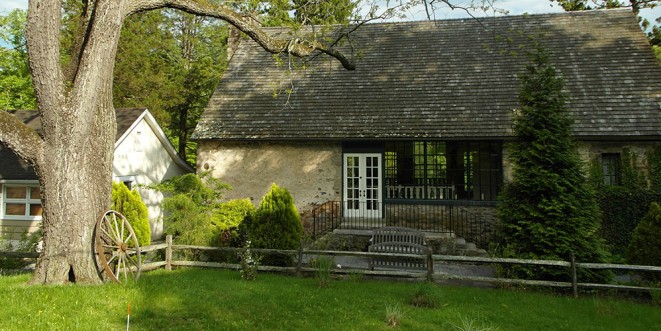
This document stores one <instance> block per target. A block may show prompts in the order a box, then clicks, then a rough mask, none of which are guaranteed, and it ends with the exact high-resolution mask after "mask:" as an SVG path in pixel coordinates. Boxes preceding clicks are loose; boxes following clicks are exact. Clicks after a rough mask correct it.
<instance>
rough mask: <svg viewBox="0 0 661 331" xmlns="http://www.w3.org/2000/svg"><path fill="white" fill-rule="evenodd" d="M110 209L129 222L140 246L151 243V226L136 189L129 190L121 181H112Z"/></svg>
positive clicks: (145, 208) (145, 207)
mask: <svg viewBox="0 0 661 331" xmlns="http://www.w3.org/2000/svg"><path fill="white" fill-rule="evenodd" d="M110 209H112V210H115V211H118V212H119V213H120V214H122V215H124V217H126V220H127V221H128V222H129V224H131V227H132V228H133V231H134V232H135V235H136V237H138V243H139V244H140V246H147V245H149V244H150V243H151V228H150V227H149V215H148V213H147V206H145V203H144V202H142V198H141V197H140V194H139V193H138V191H135V190H133V191H132V190H129V188H128V187H126V185H124V184H123V183H116V182H115V183H112V203H111V204H110Z"/></svg>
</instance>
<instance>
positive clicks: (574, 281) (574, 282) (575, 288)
mask: <svg viewBox="0 0 661 331" xmlns="http://www.w3.org/2000/svg"><path fill="white" fill-rule="evenodd" d="M569 258H570V263H571V286H572V290H573V291H574V298H578V276H577V275H576V257H574V253H571V254H570V255H569Z"/></svg>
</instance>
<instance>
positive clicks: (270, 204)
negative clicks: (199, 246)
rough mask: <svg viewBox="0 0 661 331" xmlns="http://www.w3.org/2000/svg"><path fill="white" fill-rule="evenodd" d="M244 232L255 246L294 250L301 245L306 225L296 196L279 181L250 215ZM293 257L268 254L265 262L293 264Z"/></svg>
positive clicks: (243, 223)
mask: <svg viewBox="0 0 661 331" xmlns="http://www.w3.org/2000/svg"><path fill="white" fill-rule="evenodd" d="M239 229H240V232H241V233H242V234H243V235H244V236H245V237H246V238H247V239H248V240H250V241H251V242H252V245H253V247H255V248H272V249H285V250H294V249H297V248H298V247H299V246H300V244H301V238H302V237H303V225H302V223H301V215H300V214H299V213H298V210H297V209H296V205H294V198H293V197H292V196H291V194H290V193H289V191H288V190H287V189H285V188H280V187H279V186H277V185H276V184H273V185H272V186H271V190H270V191H269V192H268V193H267V194H266V195H265V196H264V197H263V198H262V201H261V202H260V204H259V207H258V208H257V210H255V212H254V213H251V214H249V215H247V216H246V218H245V219H244V220H243V222H242V223H241V226H240V228H239ZM291 262H292V261H291V257H290V256H286V257H283V256H280V257H274V256H267V257H265V258H264V263H265V264H275V265H289V264H291Z"/></svg>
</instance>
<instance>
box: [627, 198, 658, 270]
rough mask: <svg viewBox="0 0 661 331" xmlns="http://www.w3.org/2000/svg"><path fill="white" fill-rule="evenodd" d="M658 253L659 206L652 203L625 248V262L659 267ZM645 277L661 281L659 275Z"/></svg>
mask: <svg viewBox="0 0 661 331" xmlns="http://www.w3.org/2000/svg"><path fill="white" fill-rule="evenodd" d="M659 252H661V206H659V204H658V203H656V202H652V203H651V204H650V208H649V211H648V212H647V214H646V215H645V217H643V219H642V220H641V221H640V222H639V223H638V225H637V226H636V228H635V229H634V231H633V235H632V238H631V243H630V244H629V247H628V248H627V260H628V262H629V263H630V264H638V265H651V266H661V254H660V253H659ZM654 275H656V276H654ZM647 276H648V278H652V280H654V281H657V282H659V281H661V275H658V274H649V275H647Z"/></svg>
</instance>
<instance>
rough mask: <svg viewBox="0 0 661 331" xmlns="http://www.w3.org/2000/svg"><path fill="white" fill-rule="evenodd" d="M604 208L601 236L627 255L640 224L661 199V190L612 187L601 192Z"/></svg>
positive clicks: (620, 252)
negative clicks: (651, 207) (634, 231)
mask: <svg viewBox="0 0 661 331" xmlns="http://www.w3.org/2000/svg"><path fill="white" fill-rule="evenodd" d="M597 197H598V200H599V206H600V208H601V219H602V224H601V230H600V234H601V237H602V238H604V239H605V241H606V243H607V244H608V248H609V250H610V251H611V253H613V254H614V255H620V256H623V255H624V253H625V251H626V249H627V247H628V246H629V242H630V241H631V235H632V233H633V230H634V229H635V228H636V225H637V224H638V222H640V220H642V219H643V217H645V213H647V211H648V210H649V206H650V204H651V203H652V202H659V201H661V191H655V190H648V189H640V188H638V189H636V188H627V187H624V186H608V187H602V188H600V189H599V191H598V194H597Z"/></svg>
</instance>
